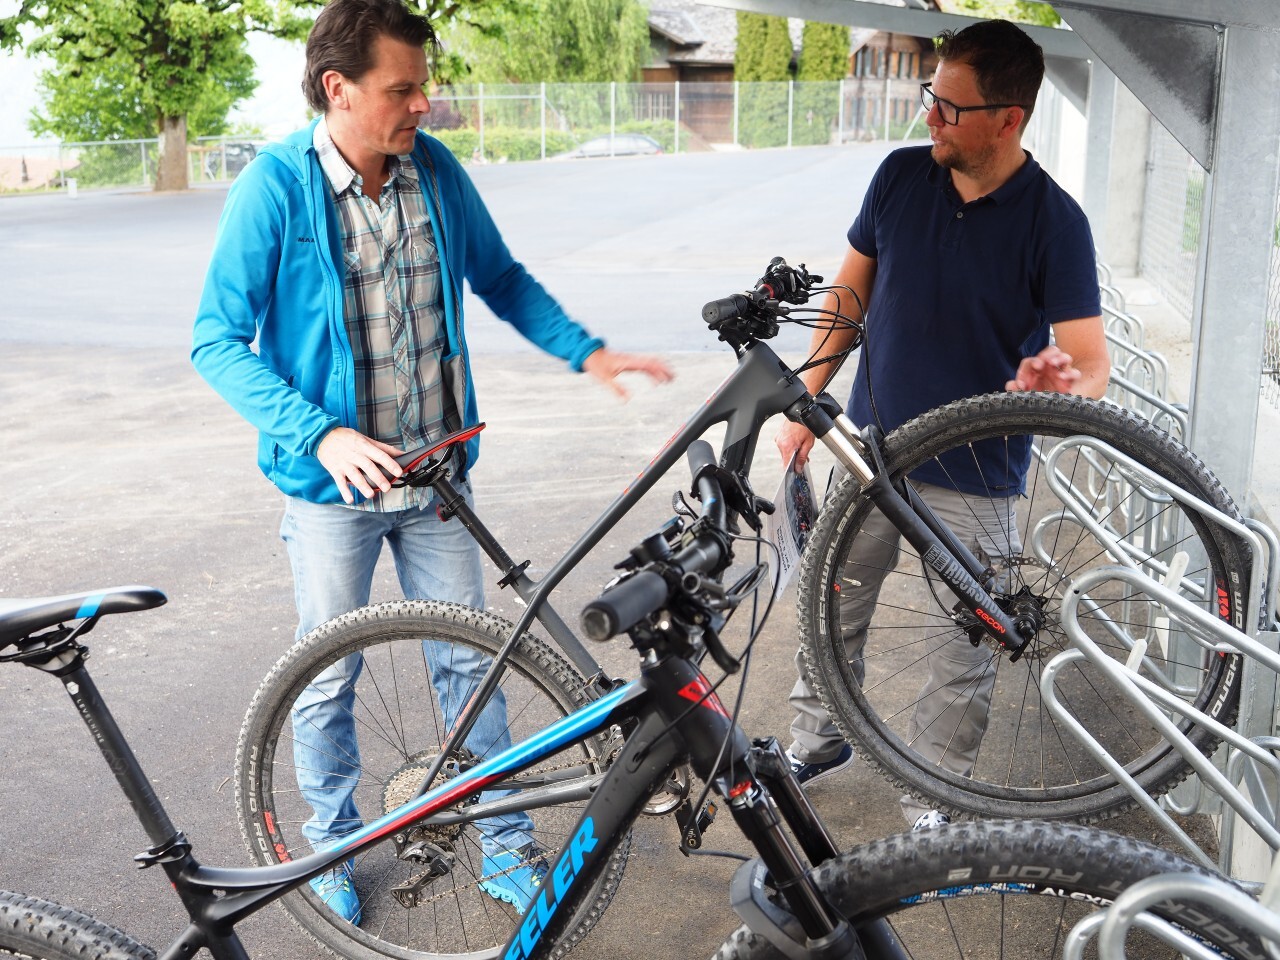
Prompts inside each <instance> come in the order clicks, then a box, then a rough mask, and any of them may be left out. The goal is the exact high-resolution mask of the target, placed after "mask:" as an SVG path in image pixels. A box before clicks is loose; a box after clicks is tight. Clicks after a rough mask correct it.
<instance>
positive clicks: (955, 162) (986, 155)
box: [931, 143, 996, 180]
mask: <svg viewBox="0 0 1280 960" xmlns="http://www.w3.org/2000/svg"><path fill="white" fill-rule="evenodd" d="M946 150H947V153H946V154H945V155H941V156H940V155H939V145H938V144H936V143H935V144H934V145H933V150H932V151H931V153H932V156H933V162H934V163H936V164H937V165H938V166H940V167H942V168H943V169H944V170H954V171H955V172H956V173H960V174H963V175H964V176H966V177H970V178H971V179H974V180H981V179H982V178H983V177H984V176H985V175H986V174H987V172H988V171H989V170H990V169H991V166H992V163H993V162H994V160H995V155H996V146H995V144H988V145H987V146H985V147H983V148H982V149H981V150H979V151H978V152H976V153H972V154H968V155H964V154H960V153H959V152H957V151H956V149H955V148H954V147H947V148H946Z"/></svg>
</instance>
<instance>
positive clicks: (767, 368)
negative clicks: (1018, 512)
mask: <svg viewBox="0 0 1280 960" xmlns="http://www.w3.org/2000/svg"><path fill="white" fill-rule="evenodd" d="M731 342H732V341H731ZM734 348H735V350H736V352H737V354H738V367H737V369H736V370H735V371H734V372H733V373H732V374H730V376H729V377H728V378H727V379H726V380H725V381H724V382H723V383H722V384H721V385H720V386H719V387H718V388H717V389H716V391H715V392H714V393H712V394H711V396H710V397H709V398H707V401H706V402H705V403H704V404H703V405H702V407H700V408H699V409H698V411H697V412H696V413H694V415H693V416H692V417H691V418H690V419H689V420H688V421H687V422H686V423H685V424H684V425H683V426H681V427H680V429H679V430H677V431H676V432H675V434H673V435H672V437H671V439H670V440H668V441H667V443H666V445H665V446H664V447H663V448H662V449H661V450H659V451H658V453H657V454H656V455H655V456H654V457H653V459H652V460H650V461H649V464H648V465H647V466H646V467H645V469H644V470H642V471H641V472H640V474H639V475H638V476H637V477H636V478H635V479H634V480H633V481H632V482H631V483H630V484H629V485H628V486H627V487H626V488H625V489H624V490H623V492H622V494H621V495H620V496H619V497H618V498H617V499H616V500H614V502H613V503H612V504H611V505H610V506H609V507H608V508H607V509H606V510H605V512H604V513H603V514H601V515H600V517H599V518H598V519H597V520H596V521H595V522H594V523H593V524H592V525H591V527H590V528H589V529H588V530H587V531H586V533H584V534H583V535H582V536H581V537H580V538H579V539H578V541H577V542H576V543H575V544H574V545H573V546H572V547H570V548H569V550H568V552H567V553H565V555H564V556H563V557H561V558H560V560H559V561H558V562H557V563H556V564H555V566H554V567H552V568H551V570H549V571H548V572H547V574H546V576H545V577H543V578H542V580H541V581H539V582H538V584H537V588H536V589H535V590H533V591H532V593H531V594H529V595H528V596H524V599H525V600H526V604H527V605H526V609H525V611H524V613H523V614H522V615H521V617H520V619H519V621H518V622H517V623H516V625H515V629H514V630H513V631H512V633H511V636H510V637H509V638H508V639H507V642H506V643H505V644H504V645H503V647H502V649H501V651H499V653H498V655H497V657H495V658H494V661H493V664H492V665H491V666H490V668H489V670H488V672H487V673H486V674H485V676H484V679H483V680H482V681H481V682H480V684H479V686H478V687H477V689H476V693H475V695H474V696H473V697H472V699H471V702H470V704H469V705H468V707H467V708H466V709H465V710H464V711H463V712H462V714H461V716H459V718H458V719H457V721H456V722H455V724H454V727H453V729H452V730H451V731H450V734H449V737H448V738H447V740H446V742H445V743H444V744H443V745H442V749H441V751H440V754H439V755H438V756H437V757H436V758H435V760H434V761H433V762H432V763H431V765H430V769H429V770H428V771H427V773H426V775H425V776H423V778H422V780H421V782H420V783H419V785H418V790H417V794H418V795H419V796H422V795H423V793H424V791H425V790H426V787H427V785H428V784H430V783H433V782H435V780H436V777H437V776H438V775H439V773H440V770H441V768H442V767H443V766H444V763H445V760H446V758H447V757H448V756H449V755H451V754H452V753H453V752H455V751H456V750H457V749H458V748H459V747H460V746H461V745H462V744H463V743H464V742H465V741H466V738H467V735H468V734H469V733H470V732H471V728H472V726H473V725H474V724H475V721H476V719H477V718H478V717H479V714H480V709H479V708H480V707H481V706H482V705H483V704H485V703H488V701H489V699H490V698H491V697H492V696H493V693H494V691H495V690H496V689H497V687H498V683H499V682H500V681H501V679H502V675H503V672H504V671H505V669H506V663H507V660H508V659H510V655H511V651H512V650H513V649H514V648H515V644H516V642H517V640H518V638H519V637H520V636H521V635H522V634H523V633H524V632H525V631H526V630H527V629H528V628H529V625H530V624H531V623H532V622H533V620H534V619H535V618H536V617H539V615H540V612H541V611H542V610H543V608H544V606H546V605H547V604H546V600H547V597H548V596H549V595H550V593H551V592H552V591H553V590H554V589H555V588H556V586H557V585H558V584H559V583H560V581H561V580H563V579H564V577H565V576H567V575H568V573H569V572H570V571H571V570H572V569H573V568H574V567H575V566H577V564H578V563H579V562H580V561H581V560H582V559H583V557H585V556H586V555H587V554H588V553H589V552H590V551H591V550H592V549H593V548H594V547H595V546H596V545H597V544H598V543H599V542H600V541H601V540H602V539H603V538H604V537H605V535H606V534H608V532H609V531H610V530H612V529H613V527H614V526H615V525H616V524H617V523H618V521H619V520H621V519H622V517H623V516H625V515H626V514H627V513H628V512H629V511H630V510H631V508H632V507H634V506H635V505H636V503H638V502H639V500H640V498H641V497H643V496H644V495H645V494H646V493H648V492H649V490H650V489H652V487H653V486H654V484H656V483H657V482H658V480H659V479H661V478H662V476H663V475H664V474H666V472H667V471H668V470H669V469H670V468H671V466H672V465H673V464H674V463H675V462H676V461H677V460H678V459H679V458H680V457H681V456H682V455H683V454H684V453H685V451H686V450H688V448H689V445H690V444H692V443H693V442H694V441H695V440H698V439H700V438H701V437H702V435H703V434H704V433H706V431H707V430H709V429H710V428H711V427H713V426H714V425H716V424H717V423H724V424H725V437H724V444H723V446H722V453H721V458H720V463H721V466H722V467H724V468H725V469H726V470H727V471H729V472H730V473H732V474H734V475H742V476H745V473H746V468H747V467H748V466H749V465H750V463H751V459H752V457H753V456H754V455H755V449H756V444H757V442H758V439H759V435H760V430H761V428H762V427H763V426H764V423H765V421H767V420H768V419H769V418H770V417H773V416H774V415H776V414H779V413H785V414H786V415H787V417H788V418H789V419H791V420H795V421H797V422H799V423H803V424H804V425H805V426H806V427H808V428H809V429H810V430H812V431H813V433H814V435H815V436H816V437H817V438H818V439H819V440H821V441H822V442H823V443H824V444H825V445H826V446H827V448H828V449H829V450H830V451H831V452H832V454H834V455H835V457H836V458H837V459H838V460H839V461H840V463H841V464H842V465H843V466H844V467H845V469H846V470H848V471H849V472H850V473H851V474H853V476H854V477H856V478H857V479H858V481H859V482H860V483H861V484H862V486H863V488H864V490H865V491H866V493H867V496H868V497H870V498H871V500H872V501H873V502H874V503H875V504H876V506H877V507H879V508H880V510H881V511H882V512H883V513H884V514H885V516H887V517H888V518H889V519H890V520H891V521H892V522H893V524H894V525H895V526H896V527H897V528H898V529H899V530H900V531H901V532H902V534H903V536H904V537H905V538H906V539H907V541H908V542H909V543H911V545H912V546H913V547H915V548H916V550H917V551H919V553H920V556H921V557H922V558H923V559H924V560H925V561H926V562H927V563H928V564H929V565H930V567H932V568H933V569H934V570H935V571H936V572H937V574H938V576H939V578H940V579H941V580H942V582H943V583H945V584H946V585H947V586H948V587H949V588H950V589H951V590H952V591H953V592H954V593H955V594H956V596H957V597H959V598H960V600H961V602H962V603H963V604H964V605H965V606H966V607H968V608H969V610H971V611H972V612H973V613H974V614H975V616H976V617H977V618H978V620H979V621H981V626H982V629H983V630H985V631H987V632H988V633H990V634H991V635H992V636H993V637H994V638H995V639H996V640H997V641H998V642H1000V643H1001V644H1002V645H1004V646H1005V647H1006V648H1008V649H1009V650H1010V651H1011V652H1012V658H1013V659H1017V657H1018V656H1019V655H1020V654H1021V651H1022V649H1023V647H1024V646H1025V645H1026V642H1027V639H1028V637H1029V636H1030V634H1029V633H1027V632H1026V629H1027V628H1025V627H1023V626H1022V625H1019V624H1015V623H1014V621H1013V620H1011V619H1010V618H1009V616H1008V615H1007V614H1006V613H1005V612H1004V611H1003V610H1002V609H1001V608H1000V607H999V606H998V605H997V604H996V602H995V601H994V599H992V597H991V595H990V594H989V593H988V592H987V591H986V589H985V588H984V587H983V586H982V585H981V582H980V581H982V580H984V579H986V578H987V577H988V576H989V575H990V571H988V570H986V569H984V567H983V565H982V564H980V563H979V562H978V561H977V559H976V558H975V557H974V556H973V554H972V553H971V552H970V551H969V550H968V549H967V548H966V547H965V546H964V544H962V543H960V542H959V541H958V540H957V539H956V537H955V536H954V534H952V533H951V531H950V530H949V529H948V528H947V526H946V525H945V524H944V523H942V522H941V521H940V520H939V519H938V518H937V517H935V516H934V514H933V512H932V511H931V510H930V509H929V507H928V506H927V505H926V504H925V503H924V501H923V500H921V499H920V498H919V497H918V496H916V495H915V493H914V491H912V490H911V488H910V485H909V484H904V485H903V489H902V492H899V491H898V490H897V489H895V488H894V486H893V485H892V484H891V483H890V482H889V481H888V479H887V478H886V477H885V475H884V470H883V466H882V464H880V462H879V451H878V449H877V448H876V446H875V443H874V442H871V443H868V442H866V441H864V440H863V438H862V437H861V436H860V435H859V433H858V430H857V428H856V427H855V426H854V425H853V423H852V422H851V421H850V420H849V419H848V418H847V417H846V416H845V415H844V413H843V412H842V411H841V409H840V405H839V404H838V403H837V402H836V401H835V400H833V399H832V398H831V397H829V396H827V395H825V394H824V395H823V396H822V397H821V398H814V397H813V396H812V395H811V394H810V393H809V391H808V390H807V389H806V388H805V386H804V384H803V383H802V382H801V381H800V379H799V377H797V376H795V375H794V374H793V373H792V372H791V369H790V368H789V367H788V366H787V365H786V364H785V363H783V362H782V360H781V359H779V357H778V355H777V354H776V353H774V351H773V350H772V349H771V348H770V347H769V346H768V345H767V344H765V343H762V342H760V341H758V340H747V341H744V342H742V343H734ZM832 411H834V415H833V413H832ZM445 483H446V485H447V481H445ZM448 489H452V488H448ZM453 495H454V497H455V498H456V499H457V500H458V501H461V497H459V496H458V495H457V492H456V491H453ZM472 519H473V520H474V516H473V517H472ZM468 529H472V527H471V526H470V525H468ZM474 532H475V531H474V530H473V534H474ZM477 539H479V538H477ZM489 539H490V540H492V538H489ZM480 542H481V544H482V546H483V545H484V541H483V540H481V541H480ZM494 543H495V546H496V541H495V542H494ZM486 549H487V548H486ZM497 549H498V551H499V553H501V548H500V547H498V548H497ZM490 556H491V557H493V556H494V554H493V553H490ZM501 556H502V557H505V556H506V555H505V554H501ZM495 559H496V558H495ZM507 560H508V561H509V558H507ZM511 567H514V564H511ZM521 576H523V572H522V571H521ZM522 596H523V594H522ZM553 613H554V612H553ZM553 622H560V623H561V625H563V623H562V621H560V618H559V616H558V615H555V616H554V621H553ZM544 623H546V621H544ZM548 628H549V629H551V628H550V627H548ZM564 629H565V631H568V628H567V627H565V628H564ZM552 632H553V636H556V639H557V640H561V641H562V637H561V636H560V635H559V634H558V633H557V632H556V631H555V630H553V631H552ZM570 637H571V640H572V642H571V644H569V645H565V644H563V642H562V645H565V646H566V650H567V652H571V655H572V650H573V648H574V647H577V648H579V649H581V644H580V643H578V641H577V639H576V637H572V634H571V633H570ZM582 653H583V655H585V656H587V657H588V658H590V655H589V654H586V651H585V650H583V651H582ZM574 659H575V662H577V658H576V657H574ZM594 662H595V661H594V660H591V663H593V664H594ZM590 676H592V677H593V679H594V680H596V681H599V680H600V677H599V673H598V667H597V669H596V671H595V672H594V673H593V674H591V675H590Z"/></svg>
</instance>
